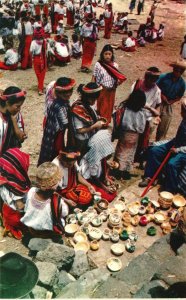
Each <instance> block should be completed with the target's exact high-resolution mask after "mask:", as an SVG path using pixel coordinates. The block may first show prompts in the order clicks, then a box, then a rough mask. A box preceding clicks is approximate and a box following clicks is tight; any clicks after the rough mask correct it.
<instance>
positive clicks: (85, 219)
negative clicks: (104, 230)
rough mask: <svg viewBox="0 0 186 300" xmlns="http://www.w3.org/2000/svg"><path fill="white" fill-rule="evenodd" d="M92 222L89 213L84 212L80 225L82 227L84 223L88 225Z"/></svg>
mask: <svg viewBox="0 0 186 300" xmlns="http://www.w3.org/2000/svg"><path fill="white" fill-rule="evenodd" d="M89 221H90V216H89V215H88V213H86V212H84V213H82V214H81V217H80V218H79V223H80V224H81V225H82V224H84V223H88V222H89Z"/></svg>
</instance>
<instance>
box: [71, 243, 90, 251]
mask: <svg viewBox="0 0 186 300" xmlns="http://www.w3.org/2000/svg"><path fill="white" fill-rule="evenodd" d="M89 249H90V245H89V242H87V241H84V242H78V243H77V244H75V245H74V250H75V251H84V252H85V253H87V252H88V250H89Z"/></svg>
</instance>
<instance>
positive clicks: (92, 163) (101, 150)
mask: <svg viewBox="0 0 186 300" xmlns="http://www.w3.org/2000/svg"><path fill="white" fill-rule="evenodd" d="M101 89H102V88H101V86H99V85H97V84H96V83H95V82H90V83H88V84H86V85H85V86H83V87H82V97H81V99H79V100H77V101H75V102H74V103H73V105H72V109H71V113H72V125H73V133H74V136H75V141H74V145H75V146H76V148H77V149H78V150H79V151H80V152H81V159H79V166H80V173H81V175H82V176H83V177H84V178H85V179H86V180H88V181H90V182H91V184H92V185H93V186H94V188H95V190H96V191H98V192H101V194H102V197H103V198H106V199H107V200H109V201H111V200H113V199H114V197H115V188H114V186H113V183H112V181H111V179H110V178H109V176H108V171H109V169H108V166H107V163H106V159H107V158H108V156H110V155H111V154H112V153H113V150H114V148H113V146H112V143H111V135H110V133H109V132H108V130H105V129H104V125H105V123H106V121H107V120H106V119H105V118H100V117H99V116H98V115H97V113H96V111H95V110H94V109H93V108H92V106H93V105H94V104H95V102H96V100H97V98H98V97H99V94H100V91H101ZM107 184H109V185H110V186H106V185H107Z"/></svg>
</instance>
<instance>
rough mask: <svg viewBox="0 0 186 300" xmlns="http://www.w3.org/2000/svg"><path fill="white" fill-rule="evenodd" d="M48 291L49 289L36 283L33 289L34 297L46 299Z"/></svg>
mask: <svg viewBox="0 0 186 300" xmlns="http://www.w3.org/2000/svg"><path fill="white" fill-rule="evenodd" d="M46 293H47V290H46V289H45V288H43V287H41V286H38V285H36V286H35V287H34V288H33V290H32V294H33V295H34V299H46Z"/></svg>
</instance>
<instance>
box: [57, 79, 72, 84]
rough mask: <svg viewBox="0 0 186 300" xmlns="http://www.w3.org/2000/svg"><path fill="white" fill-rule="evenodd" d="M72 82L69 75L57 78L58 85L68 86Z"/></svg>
mask: <svg viewBox="0 0 186 300" xmlns="http://www.w3.org/2000/svg"><path fill="white" fill-rule="evenodd" d="M70 82H71V79H70V78H68V77H60V78H58V79H57V81H56V85H57V86H67V85H69V84H70Z"/></svg>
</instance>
